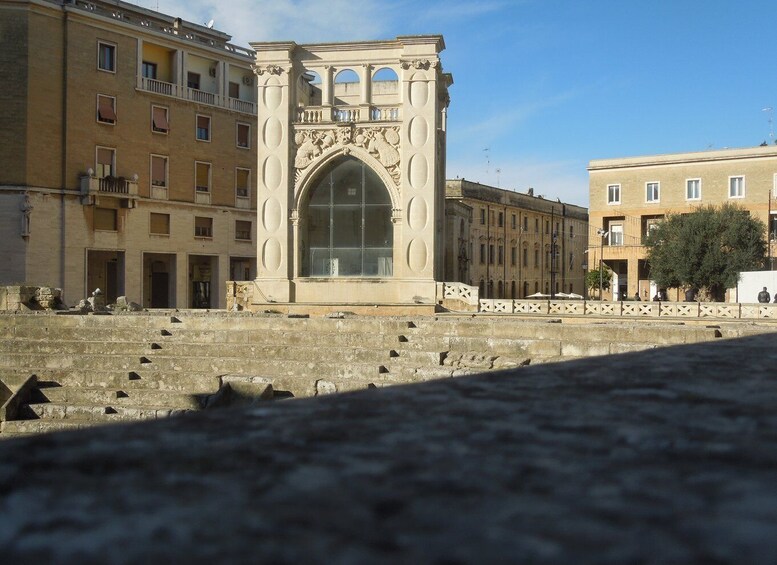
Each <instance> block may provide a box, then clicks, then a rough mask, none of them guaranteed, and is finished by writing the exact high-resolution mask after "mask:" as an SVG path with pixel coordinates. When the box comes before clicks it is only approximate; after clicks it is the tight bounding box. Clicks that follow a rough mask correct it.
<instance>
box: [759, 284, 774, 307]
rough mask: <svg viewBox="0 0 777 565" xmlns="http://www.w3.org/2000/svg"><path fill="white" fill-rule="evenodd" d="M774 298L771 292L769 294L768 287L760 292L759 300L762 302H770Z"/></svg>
mask: <svg viewBox="0 0 777 565" xmlns="http://www.w3.org/2000/svg"><path fill="white" fill-rule="evenodd" d="M771 299H772V296H771V294H769V291H768V290H766V287H764V289H763V290H762V291H761V292H759V293H758V302H760V303H761V304H768V303H769V302H770V301H771Z"/></svg>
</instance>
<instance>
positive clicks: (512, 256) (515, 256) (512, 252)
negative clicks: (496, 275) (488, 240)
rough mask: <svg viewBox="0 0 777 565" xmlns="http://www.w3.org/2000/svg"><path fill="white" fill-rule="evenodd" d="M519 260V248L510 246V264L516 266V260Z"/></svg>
mask: <svg viewBox="0 0 777 565" xmlns="http://www.w3.org/2000/svg"><path fill="white" fill-rule="evenodd" d="M517 261H518V248H517V247H511V248H510V264H511V265H512V266H513V267H515V264H516V262H517Z"/></svg>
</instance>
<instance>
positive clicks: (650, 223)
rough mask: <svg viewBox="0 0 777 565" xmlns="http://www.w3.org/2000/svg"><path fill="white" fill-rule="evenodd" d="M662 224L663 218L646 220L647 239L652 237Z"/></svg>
mask: <svg viewBox="0 0 777 565" xmlns="http://www.w3.org/2000/svg"><path fill="white" fill-rule="evenodd" d="M660 222H661V218H645V221H644V225H645V237H647V236H649V235H650V232H651V231H653V230H654V229H656V228H657V227H658V224H659V223H660Z"/></svg>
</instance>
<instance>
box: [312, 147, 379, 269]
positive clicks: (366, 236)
mask: <svg viewBox="0 0 777 565" xmlns="http://www.w3.org/2000/svg"><path fill="white" fill-rule="evenodd" d="M391 211H392V203H391V197H390V195H389V192H388V190H387V189H386V187H385V185H384V184H383V182H382V181H381V179H380V177H378V175H377V174H376V173H375V172H374V171H373V170H372V169H371V168H370V167H368V166H366V165H365V164H364V163H362V162H361V161H359V160H358V159H356V158H354V157H341V158H340V159H338V160H336V161H335V162H334V163H332V165H330V168H328V169H327V170H326V171H325V172H324V174H323V175H321V176H320V177H319V178H318V181H317V184H316V185H315V186H313V188H312V190H311V192H310V195H309V197H308V207H307V217H306V218H305V219H306V222H305V224H306V226H307V234H306V237H307V242H308V252H307V253H306V254H305V257H304V259H303V265H302V271H303V273H306V274H307V276H314V277H337V276H346V277H348V276H378V277H391V276H393V274H394V265H393V256H394V225H393V223H392V222H391Z"/></svg>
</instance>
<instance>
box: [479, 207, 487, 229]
mask: <svg viewBox="0 0 777 565" xmlns="http://www.w3.org/2000/svg"><path fill="white" fill-rule="evenodd" d="M480 225H481V226H485V225H486V209H485V208H481V209H480Z"/></svg>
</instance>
